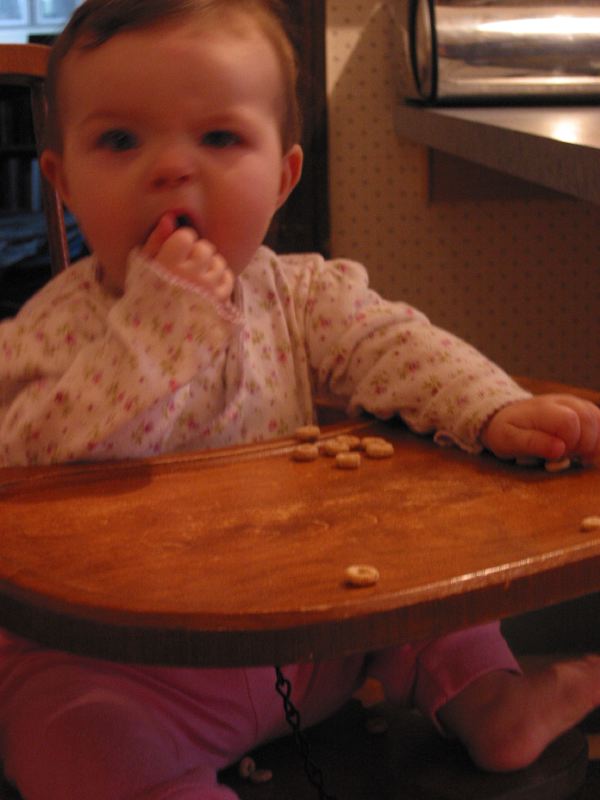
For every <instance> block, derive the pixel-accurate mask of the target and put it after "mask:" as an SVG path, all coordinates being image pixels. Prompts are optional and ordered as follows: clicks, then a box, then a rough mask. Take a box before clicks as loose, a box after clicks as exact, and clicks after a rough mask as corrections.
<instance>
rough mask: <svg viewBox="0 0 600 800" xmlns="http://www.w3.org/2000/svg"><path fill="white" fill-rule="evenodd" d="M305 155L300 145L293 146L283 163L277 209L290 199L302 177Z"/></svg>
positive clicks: (284, 157)
mask: <svg viewBox="0 0 600 800" xmlns="http://www.w3.org/2000/svg"><path fill="white" fill-rule="evenodd" d="M303 161H304V153H303V152H302V148H301V147H300V145H299V144H295V145H292V147H290V149H289V150H288V151H287V153H286V154H285V155H284V156H283V159H282V161H281V182H280V186H279V195H278V198H277V208H281V206H282V205H283V204H284V203H285V201H286V200H287V199H288V197H289V196H290V194H291V193H292V192H293V190H294V188H295V186H296V184H297V183H298V181H299V180H300V177H301V175H302V163H303Z"/></svg>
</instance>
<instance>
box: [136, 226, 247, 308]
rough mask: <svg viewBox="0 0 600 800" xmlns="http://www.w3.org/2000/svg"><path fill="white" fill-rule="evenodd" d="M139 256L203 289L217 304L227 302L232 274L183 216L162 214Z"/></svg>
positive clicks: (212, 248) (213, 249) (231, 288)
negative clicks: (156, 263)
mask: <svg viewBox="0 0 600 800" xmlns="http://www.w3.org/2000/svg"><path fill="white" fill-rule="evenodd" d="M142 253H143V254H144V255H145V256H146V257H147V258H150V259H153V260H154V261H157V262H158V263H159V264H160V265H161V266H162V267H163V268H164V269H166V270H167V271H168V272H170V273H171V274H172V275H174V276H175V277H177V278H182V279H183V280H185V281H186V282H187V283H191V284H194V285H196V286H198V287H200V288H203V289H205V290H206V291H208V292H209V293H210V294H211V295H212V296H213V297H214V299H215V300H217V301H218V302H225V301H226V300H229V299H230V297H231V293H232V291H233V284H234V276H233V273H232V272H231V270H230V269H229V268H228V266H227V262H226V261H225V259H224V258H223V256H221V255H220V254H219V253H217V250H216V247H215V246H214V245H213V244H212V243H211V242H209V241H208V240H207V239H200V238H198V234H197V233H196V230H195V228H194V227H193V224H192V223H191V220H190V219H189V217H187V216H186V215H185V214H179V215H177V214H174V213H172V212H167V213H166V214H163V215H162V217H161V218H160V219H159V221H158V223H157V224H156V227H155V228H154V229H153V230H152V232H151V233H150V235H149V236H148V239H147V240H146V242H145V244H144V245H143V247H142Z"/></svg>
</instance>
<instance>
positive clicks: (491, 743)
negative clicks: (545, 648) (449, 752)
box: [439, 656, 600, 771]
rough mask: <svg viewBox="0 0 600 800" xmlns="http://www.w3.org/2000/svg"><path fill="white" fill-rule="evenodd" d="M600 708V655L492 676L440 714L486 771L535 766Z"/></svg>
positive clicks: (495, 673)
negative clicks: (553, 744) (554, 744)
mask: <svg viewBox="0 0 600 800" xmlns="http://www.w3.org/2000/svg"><path fill="white" fill-rule="evenodd" d="M599 705H600V656H586V657H585V658H581V659H577V660H573V661H564V662H557V663H555V664H552V665H551V666H549V667H545V668H543V669H539V670H537V671H535V672H532V673H529V674H525V675H514V674H512V673H509V672H492V673H490V674H488V675H484V676H483V677H481V678H479V679H478V680H477V681H475V682H474V683H472V684H471V685H470V686H468V687H467V688H466V689H465V690H464V691H463V692H461V693H460V694H459V695H457V696H456V697H455V698H453V699H452V700H451V701H450V702H449V703H447V704H446V705H445V706H444V707H443V708H442V709H441V710H440V712H439V718H440V721H441V722H442V723H443V725H444V726H446V728H447V729H448V730H449V731H451V732H452V733H453V734H455V735H456V736H457V737H458V738H459V739H460V740H461V741H462V742H463V743H464V745H465V746H466V748H467V749H468V751H469V753H470V754H471V757H472V758H473V760H474V761H475V763H476V764H478V765H479V766H480V767H482V768H483V769H488V770H493V771H505V770H513V769H521V768H522V767H526V766H528V765H529V764H531V763H532V762H533V761H535V759H536V758H537V757H538V756H539V755H541V753H542V752H543V751H544V750H545V748H546V747H547V746H548V745H549V744H550V743H551V742H552V741H554V739H556V738H557V737H558V736H560V735H561V734H562V733H564V732H565V731H567V730H569V729H570V728H572V727H573V726H574V725H576V724H577V723H578V722H580V721H581V720H582V719H583V717H585V716H586V715H587V714H588V713H589V712H590V711H592V710H593V709H594V708H596V707H597V706H599Z"/></svg>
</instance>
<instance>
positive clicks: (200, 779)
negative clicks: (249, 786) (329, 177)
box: [0, 652, 255, 800]
mask: <svg viewBox="0 0 600 800" xmlns="http://www.w3.org/2000/svg"><path fill="white" fill-rule="evenodd" d="M182 672H185V671H182ZM197 672H198V674H200V671H197ZM217 672H218V671H216V670H212V671H206V673H205V675H206V676H207V682H208V683H207V685H206V687H205V690H200V691H198V692H197V693H196V695H195V697H193V698H191V697H189V696H188V695H187V694H186V693H185V691H182V687H181V686H179V685H177V683H176V684H175V685H174V686H173V685H170V684H169V681H168V675H167V674H166V673H168V671H164V672H161V671H160V670H156V671H152V670H147V671H144V670H139V671H136V670H135V669H129V668H123V667H120V666H119V665H111V664H104V663H103V662H95V661H93V660H86V659H77V658H75V657H73V658H71V657H69V656H67V655H62V654H52V653H48V654H47V653H42V652H40V653H37V654H31V655H29V656H24V657H23V658H22V659H20V660H19V663H18V664H17V665H15V666H14V668H13V669H12V670H11V671H10V672H8V671H7V670H6V669H3V670H2V673H1V677H0V757H1V758H2V761H3V763H4V769H5V773H6V776H7V778H8V779H9V780H11V781H12V782H13V783H14V784H15V785H16V786H17V787H18V788H19V791H20V793H21V794H22V795H23V797H26V798H27V800H83V798H85V800H108V798H110V800H133V799H134V798H135V800H167V799H168V800H192V799H193V800H197V798H199V797H201V798H202V799H203V800H233V799H234V798H235V797H236V795H235V794H234V793H233V792H232V791H231V790H230V789H228V788H227V787H225V786H220V785H218V784H217V782H216V772H217V770H218V769H219V768H221V767H222V766H224V764H225V763H227V762H228V761H229V760H231V750H232V748H235V746H236V743H237V744H238V745H239V746H240V747H241V749H242V751H243V749H244V748H245V746H246V745H247V742H248V741H251V740H252V737H253V736H254V726H255V721H254V717H253V714H252V711H251V709H249V710H248V714H247V719H245V718H244V715H246V710H245V708H244V705H247V691H246V686H245V682H244V680H243V679H242V680H239V679H238V678H239V676H240V675H241V671H239V670H238V671H228V675H227V676H226V677H225V679H224V681H223V686H222V687H221V688H222V689H223V694H228V693H229V692H230V690H231V691H232V692H233V695H235V692H236V686H234V685H233V684H234V682H235V680H238V687H237V688H238V689H239V691H237V697H235V696H232V697H227V699H226V700H225V701H224V697H223V695H222V694H220V692H219V686H220V684H219V680H218V676H217ZM163 676H164V677H165V680H163ZM236 676H238V677H236ZM205 696H206V697H207V698H208V700H207V702H206V703H205V702H204V698H205ZM213 696H214V702H213V700H212V697H213ZM244 737H245V738H244ZM240 738H241V741H240ZM234 755H237V753H234Z"/></svg>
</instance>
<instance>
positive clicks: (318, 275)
mask: <svg viewBox="0 0 600 800" xmlns="http://www.w3.org/2000/svg"><path fill="white" fill-rule="evenodd" d="M95 269H96V267H95V263H94V259H93V258H87V259H84V260H83V261H81V262H79V263H78V264H76V265H74V266H72V267H71V268H70V269H68V270H67V271H66V272H64V273H62V274H61V275H59V276H58V277H57V278H55V279H54V280H53V281H51V282H50V283H49V284H48V285H47V286H45V287H44V288H43V289H42V290H41V291H40V292H39V293H38V294H37V295H36V296H35V297H34V298H32V299H31V300H30V301H29V302H28V303H27V304H26V306H25V307H24V308H23V309H22V310H21V312H20V313H19V315H18V316H17V317H16V318H15V319H13V320H6V321H4V322H3V323H1V324H0V353H2V361H1V363H0V464H3V465H9V464H37V463H49V462H56V461H70V460H79V459H86V460H89V459H106V458H127V457H143V456H149V455H153V454H157V453H163V452H171V451H177V450H184V449H196V448H207V447H219V446H223V445H229V444H234V443H240V442H250V441H259V440H262V439H267V438H272V437H273V436H283V435H286V434H289V433H291V432H292V431H293V430H294V429H295V428H296V427H297V426H299V425H301V424H306V423H309V422H311V421H312V420H313V419H314V412H315V398H317V397H320V396H327V397H328V398H330V399H331V398H333V399H335V401H336V402H338V403H339V405H340V406H342V407H345V408H346V409H347V410H348V412H349V413H358V412H360V411H361V410H363V409H364V410H366V411H368V412H371V413H373V414H375V415H377V416H379V417H381V418H384V419H387V418H389V417H391V416H393V415H395V414H400V415H401V416H402V418H403V419H404V421H405V422H406V423H407V424H408V425H409V426H410V427H411V428H412V429H413V430H414V431H416V432H418V433H423V434H425V433H429V434H431V433H433V434H434V435H435V438H436V441H438V442H439V443H440V444H449V443H453V444H456V445H458V446H460V447H462V448H463V449H465V450H467V451H470V452H478V451H479V450H480V449H481V445H480V443H479V441H478V436H479V433H480V430H481V428H482V426H483V425H484V423H485V422H486V420H487V419H489V417H490V416H491V415H492V414H493V413H494V412H495V411H497V410H498V409H499V408H500V407H502V406H503V405H506V404H507V403H509V402H511V401H513V400H515V399H519V398H521V397H526V396H528V395H527V393H526V392H524V391H523V390H521V389H520V388H519V387H518V386H516V384H515V383H514V382H513V381H512V380H511V379H510V378H509V377H508V376H507V375H506V374H505V373H504V372H502V370H500V369H499V368H498V367H497V366H495V365H494V364H492V363H491V362H490V361H489V360H487V359H486V358H485V357H484V356H482V355H481V354H480V353H478V352H477V351H476V350H475V349H473V348H472V347H470V346H469V345H468V344H466V343H465V342H463V341H461V340H460V339H458V338H456V337H454V336H452V335H451V334H449V333H447V332H446V331H443V330H440V329H439V328H436V327H435V326H433V325H431V324H430V323H429V322H428V320H427V319H426V318H425V317H424V316H423V315H422V314H421V313H419V312H418V311H416V310H415V309H413V308H411V307H410V306H408V305H406V304H404V303H392V302H388V301H385V300H383V299H382V298H381V297H379V296H378V295H377V294H376V293H375V292H373V291H372V290H370V289H369V287H368V280H367V275H366V272H365V270H364V268H363V267H362V266H360V265H359V264H357V263H355V262H352V261H346V260H336V261H326V260H324V259H323V258H322V257H320V256H318V255H312V254H309V255H306V254H304V255H289V256H276V255H275V254H274V253H273V252H271V251H270V250H268V249H267V248H264V247H263V248H260V250H259V251H258V252H257V254H256V256H255V258H254V259H253V261H252V262H251V263H250V265H249V266H248V267H247V268H246V270H245V271H244V272H243V274H242V275H241V276H240V277H239V278H238V280H237V285H236V289H235V293H234V303H233V306H231V305H228V306H218V305H215V304H213V303H212V302H211V301H210V300H209V299H208V298H207V297H206V296H204V295H203V294H201V293H198V292H196V291H194V288H193V287H192V286H188V285H186V284H185V283H181V282H179V283H172V282H170V281H169V280H167V279H165V276H163V275H161V274H159V273H158V272H157V271H156V269H154V265H151V264H148V262H146V261H145V260H144V259H142V258H141V256H140V255H139V254H138V253H135V252H134V253H133V254H132V257H131V263H130V267H129V272H128V280H127V286H126V288H125V292H124V294H123V296H122V297H119V298H114V297H112V296H110V295H108V294H107V293H106V292H104V290H103V289H102V287H101V285H100V284H98V283H97V282H96V280H95V279H94V272H95Z"/></svg>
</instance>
